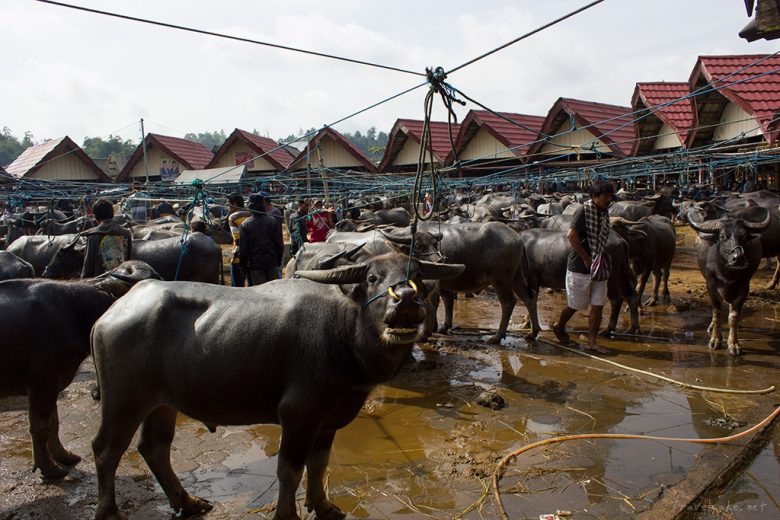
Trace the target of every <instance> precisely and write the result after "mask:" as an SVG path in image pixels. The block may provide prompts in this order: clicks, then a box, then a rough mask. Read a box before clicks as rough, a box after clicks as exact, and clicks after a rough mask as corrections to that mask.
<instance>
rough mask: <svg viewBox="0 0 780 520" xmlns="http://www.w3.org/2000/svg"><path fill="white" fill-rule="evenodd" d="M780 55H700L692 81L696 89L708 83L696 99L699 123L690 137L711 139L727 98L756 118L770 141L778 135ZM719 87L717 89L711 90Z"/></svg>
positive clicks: (696, 139)
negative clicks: (714, 125)
mask: <svg viewBox="0 0 780 520" xmlns="http://www.w3.org/2000/svg"><path fill="white" fill-rule="evenodd" d="M778 69H780V56H779V55H774V56H772V55H766V54H744V55H738V56H733V55H727V56H699V59H698V60H697V61H696V65H695V66H694V68H693V71H692V72H691V76H690V79H689V81H688V83H689V85H690V89H691V90H692V91H695V90H696V89H701V88H702V87H703V86H707V89H705V91H703V92H702V93H701V94H700V95H697V96H696V98H695V101H694V106H695V113H694V116H695V117H696V125H697V126H698V127H700V129H699V130H697V131H696V132H694V133H693V134H694V135H692V136H691V137H689V140H690V142H691V144H693V143H694V142H696V143H701V142H703V141H707V140H709V139H711V137H712V135H713V133H714V131H715V129H714V127H712V126H710V127H709V128H704V127H705V126H708V125H713V124H717V122H718V121H719V119H720V114H721V112H722V110H723V107H724V106H725V104H726V102H727V101H730V102H732V103H734V104H736V105H737V106H739V107H740V108H741V109H742V110H744V111H745V112H747V113H748V114H750V115H752V116H753V117H755V118H756V121H757V122H758V124H759V125H760V127H761V131H762V132H763V134H764V135H765V136H766V138H767V141H769V142H770V143H772V142H774V141H775V140H776V139H777V137H778V135H777V134H778V129H780V127H778V125H777V124H776V121H774V119H775V118H776V117H777V116H778V115H780V72H778ZM711 89H717V90H711Z"/></svg>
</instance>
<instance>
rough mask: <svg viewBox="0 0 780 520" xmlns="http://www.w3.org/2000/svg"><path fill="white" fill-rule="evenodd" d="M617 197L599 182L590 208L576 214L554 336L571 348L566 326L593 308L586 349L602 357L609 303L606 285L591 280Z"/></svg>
mask: <svg viewBox="0 0 780 520" xmlns="http://www.w3.org/2000/svg"><path fill="white" fill-rule="evenodd" d="M614 193H615V192H614V188H613V187H612V184H610V183H609V182H608V181H605V180H597V181H595V182H594V183H593V185H592V186H591V187H590V197H591V200H590V201H588V202H586V203H585V204H586V205H588V208H585V207H582V208H580V209H578V210H577V211H576V212H575V213H574V218H573V220H572V223H571V225H570V226H569V231H568V232H567V235H566V236H567V238H568V239H569V243H570V244H571V249H570V250H569V258H568V262H567V264H566V307H564V308H563V310H562V311H561V315H560V317H559V318H558V321H557V322H556V323H554V324H553V332H554V333H555V337H556V338H558V341H560V342H561V343H562V344H571V340H570V339H569V335H568V334H567V333H566V324H567V323H568V322H569V320H570V319H571V318H572V316H574V314H575V313H576V312H577V311H583V310H585V309H587V308H588V306H590V316H589V317H588V344H587V346H586V349H588V350H594V351H596V352H600V353H605V352H608V351H606V350H605V349H603V348H601V347H599V346H598V345H597V344H596V336H597V334H598V330H599V327H600V326H601V316H602V313H603V311H604V304H605V303H607V281H606V280H602V281H596V280H593V279H592V278H591V272H590V268H591V263H592V262H593V255H592V253H591V252H592V250H593V248H592V244H595V243H598V242H597V241H599V240H601V243H599V246H600V247H601V248H602V249H603V247H604V245H605V242H606V236H608V234H609V213H608V211H607V210H608V208H609V205H610V204H611V203H612V200H613V199H614ZM586 210H587V211H589V212H590V213H589V216H588V218H589V219H590V220H591V224H590V226H589V225H588V224H587V222H586V220H587V219H586ZM594 210H595V211H594ZM594 223H595V225H594ZM589 227H590V228H591V229H589ZM605 233H606V235H605ZM599 237H601V238H599Z"/></svg>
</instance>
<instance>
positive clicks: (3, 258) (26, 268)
mask: <svg viewBox="0 0 780 520" xmlns="http://www.w3.org/2000/svg"><path fill="white" fill-rule="evenodd" d="M34 277H35V269H34V268H33V266H32V264H31V263H30V262H27V261H25V260H22V259H21V258H19V257H18V256H16V255H15V254H13V253H9V252H8V251H0V281H2V280H13V279H15V278H34Z"/></svg>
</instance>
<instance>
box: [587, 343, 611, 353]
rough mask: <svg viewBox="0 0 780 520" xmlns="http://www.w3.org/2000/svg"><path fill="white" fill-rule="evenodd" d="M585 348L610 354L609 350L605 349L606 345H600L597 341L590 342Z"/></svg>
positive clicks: (592, 351) (593, 351)
mask: <svg viewBox="0 0 780 520" xmlns="http://www.w3.org/2000/svg"><path fill="white" fill-rule="evenodd" d="M584 350H585V351H589V352H591V353H594V354H609V350H607V349H605V348H604V347H600V346H598V345H596V344H595V343H588V344H587V345H585V348H584Z"/></svg>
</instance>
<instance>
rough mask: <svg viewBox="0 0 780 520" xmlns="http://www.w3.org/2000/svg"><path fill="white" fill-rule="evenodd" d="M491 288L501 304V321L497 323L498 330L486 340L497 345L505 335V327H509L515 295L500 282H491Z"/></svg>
mask: <svg viewBox="0 0 780 520" xmlns="http://www.w3.org/2000/svg"><path fill="white" fill-rule="evenodd" d="M492 285H493V290H494V291H495V292H496V296H497V297H498V301H499V303H500V304H501V323H499V324H498V330H497V331H496V333H495V334H494V335H493V336H492V337H491V338H490V339H489V340H488V341H487V342H488V343H489V344H493V345H498V344H499V343H501V340H502V339H504V336H506V329H507V327H509V319H510V318H511V317H512V311H513V310H515V304H517V297H516V296H515V293H514V292H513V291H512V288H511V287H507V286H506V285H502V284H500V283H495V282H494V283H493V284H492Z"/></svg>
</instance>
